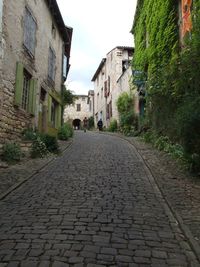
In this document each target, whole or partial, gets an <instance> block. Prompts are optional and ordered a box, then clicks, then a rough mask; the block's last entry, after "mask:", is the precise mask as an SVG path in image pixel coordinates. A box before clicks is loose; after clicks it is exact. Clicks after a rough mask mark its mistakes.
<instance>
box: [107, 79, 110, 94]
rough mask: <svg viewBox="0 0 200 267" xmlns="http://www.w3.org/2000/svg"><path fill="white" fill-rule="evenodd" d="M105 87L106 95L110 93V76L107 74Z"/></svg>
mask: <svg viewBox="0 0 200 267" xmlns="http://www.w3.org/2000/svg"><path fill="white" fill-rule="evenodd" d="M107 88H108V90H107V95H109V93H110V76H108V83H107Z"/></svg>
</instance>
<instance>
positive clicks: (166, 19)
mask: <svg viewBox="0 0 200 267" xmlns="http://www.w3.org/2000/svg"><path fill="white" fill-rule="evenodd" d="M192 25H193V26H192V31H191V33H189V34H187V36H186V37H185V39H184V45H182V47H181V43H180V38H179V16H178V1H174V0H165V1H163V0H157V1H154V0H138V8H137V12H136V15H135V19H134V25H133V29H132V32H133V34H134V39H135V53H134V58H133V61H132V65H133V69H137V70H140V71H143V72H144V73H146V74H147V77H148V78H147V85H146V90H147V96H146V98H147V99H146V100H147V101H146V103H147V107H146V110H147V114H146V116H147V118H148V121H149V124H150V125H149V126H150V127H151V128H152V129H153V130H155V131H156V132H157V133H159V134H160V135H167V136H168V137H169V138H170V139H171V140H172V141H173V142H179V143H180V144H181V145H183V147H184V150H185V153H186V154H187V155H190V156H191V157H194V155H195V160H196V158H197V157H199V162H200V141H199V136H200V105H199V103H200V102H199V101H200V79H199V73H200V27H199V25H200V3H199V1H193V6H192Z"/></svg>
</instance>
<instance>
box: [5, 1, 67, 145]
mask: <svg viewBox="0 0 200 267" xmlns="http://www.w3.org/2000/svg"><path fill="white" fill-rule="evenodd" d="M25 6H27V7H28V8H29V9H30V10H31V13H32V15H33V17H34V19H35V20H36V24H37V29H36V46H35V56H34V58H31V57H30V55H29V54H28V53H27V51H26V49H25V47H24V46H23V16H24V11H25ZM52 25H54V26H55V29H56V30H55V32H54V34H52ZM3 39H4V47H3V51H2V55H3V56H2V73H0V75H1V79H0V80H1V82H0V99H1V100H0V143H4V142H6V141H10V140H17V139H19V138H20V136H21V132H22V130H23V129H25V128H27V127H29V126H33V127H37V125H38V112H39V97H40V88H41V87H43V88H44V89H45V90H46V91H47V92H48V91H49V90H50V89H51V88H52V87H54V88H55V89H56V90H57V91H58V92H59V91H60V90H61V82H62V80H61V77H62V73H61V72H62V50H63V41H62V37H61V35H60V33H59V30H58V28H57V26H56V22H55V21H54V20H53V19H52V15H51V13H50V11H49V8H48V6H47V4H46V1H35V0H26V1H24V0H18V1H13V0H7V1H4V7H3ZM50 45H51V47H52V48H53V49H54V51H55V53H56V76H55V85H54V86H52V85H51V84H49V83H48V82H47V73H48V56H49V46H50ZM18 61H19V62H21V63H23V65H24V66H25V68H26V69H27V71H28V72H29V73H30V74H31V75H32V77H33V78H34V79H37V81H38V83H37V92H36V103H37V104H36V112H35V116H31V115H30V114H28V113H27V112H26V111H24V110H22V109H21V108H16V107H14V92H15V80H16V63H17V62H18ZM46 102H47V99H46Z"/></svg>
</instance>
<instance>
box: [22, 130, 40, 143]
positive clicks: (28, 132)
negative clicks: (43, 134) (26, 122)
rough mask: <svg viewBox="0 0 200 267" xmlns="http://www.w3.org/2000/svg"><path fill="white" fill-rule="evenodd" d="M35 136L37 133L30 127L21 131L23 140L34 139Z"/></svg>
mask: <svg viewBox="0 0 200 267" xmlns="http://www.w3.org/2000/svg"><path fill="white" fill-rule="evenodd" d="M36 137H37V133H36V132H35V131H34V130H33V129H31V128H27V129H25V130H24V131H23V132H22V138H23V140H29V141H31V140H34V139H35V138H36Z"/></svg>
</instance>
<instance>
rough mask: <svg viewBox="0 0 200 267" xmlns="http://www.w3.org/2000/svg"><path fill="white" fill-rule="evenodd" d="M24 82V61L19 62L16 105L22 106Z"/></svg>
mask: <svg viewBox="0 0 200 267" xmlns="http://www.w3.org/2000/svg"><path fill="white" fill-rule="evenodd" d="M23 83H24V66H23V64H22V63H20V62H17V67H16V81H15V99H14V103H15V105H16V106H20V105H21V103H22V94H23Z"/></svg>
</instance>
